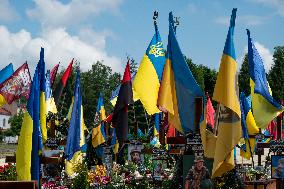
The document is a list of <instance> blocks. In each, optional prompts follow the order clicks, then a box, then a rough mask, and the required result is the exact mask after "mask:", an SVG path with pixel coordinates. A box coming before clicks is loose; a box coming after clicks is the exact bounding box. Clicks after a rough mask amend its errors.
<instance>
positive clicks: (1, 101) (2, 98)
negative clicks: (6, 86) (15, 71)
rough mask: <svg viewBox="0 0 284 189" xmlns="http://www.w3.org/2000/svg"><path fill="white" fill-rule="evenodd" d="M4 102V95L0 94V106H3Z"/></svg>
mask: <svg viewBox="0 0 284 189" xmlns="http://www.w3.org/2000/svg"><path fill="white" fill-rule="evenodd" d="M6 103H7V102H6V100H5V98H4V96H2V95H1V94H0V107H1V106H3V105H5V104H6Z"/></svg>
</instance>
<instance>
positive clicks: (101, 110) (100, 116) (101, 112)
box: [95, 93, 106, 125]
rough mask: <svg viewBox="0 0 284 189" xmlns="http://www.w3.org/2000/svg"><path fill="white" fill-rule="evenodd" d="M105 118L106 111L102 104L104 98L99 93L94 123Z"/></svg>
mask: <svg viewBox="0 0 284 189" xmlns="http://www.w3.org/2000/svg"><path fill="white" fill-rule="evenodd" d="M105 119H106V111H105V106H104V98H103V94H102V93H100V96H99V98H98V104H97V109H96V115H95V125H97V124H99V123H100V122H101V121H103V120H105Z"/></svg>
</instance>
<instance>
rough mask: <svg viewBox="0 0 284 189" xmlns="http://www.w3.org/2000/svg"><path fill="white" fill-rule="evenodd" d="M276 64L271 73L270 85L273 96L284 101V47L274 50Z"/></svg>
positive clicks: (269, 77)
mask: <svg viewBox="0 0 284 189" xmlns="http://www.w3.org/2000/svg"><path fill="white" fill-rule="evenodd" d="M274 49H275V51H274V54H273V61H274V64H273V66H272V67H271V69H270V71H269V76H268V80H269V85H270V87H271V90H272V95H273V97H274V98H275V99H277V100H278V101H280V100H284V85H283V83H284V46H278V47H275V48H274Z"/></svg>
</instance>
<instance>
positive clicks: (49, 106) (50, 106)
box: [45, 70, 57, 114]
mask: <svg viewBox="0 0 284 189" xmlns="http://www.w3.org/2000/svg"><path fill="white" fill-rule="evenodd" d="M45 82H46V84H45V87H46V88H45V101H46V114H48V112H51V113H54V114H55V113H57V108H56V105H55V102H54V98H53V96H52V89H51V82H50V71H49V70H47V72H46V75H45Z"/></svg>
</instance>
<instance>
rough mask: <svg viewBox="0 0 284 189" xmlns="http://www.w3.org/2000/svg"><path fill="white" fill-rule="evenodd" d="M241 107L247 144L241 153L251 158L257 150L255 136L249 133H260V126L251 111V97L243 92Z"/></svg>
mask: <svg viewBox="0 0 284 189" xmlns="http://www.w3.org/2000/svg"><path fill="white" fill-rule="evenodd" d="M240 107H241V113H242V117H241V121H242V131H243V138H244V139H245V144H243V146H242V148H241V151H240V155H241V156H242V157H244V158H246V159H248V160H249V159H250V158H251V156H252V155H253V154H254V150H255V138H250V137H249V135H256V134H257V133H258V130H259V129H258V127H257V126H256V124H255V120H254V117H253V115H252V112H251V100H250V97H245V94H244V93H243V92H242V93H241V95H240Z"/></svg>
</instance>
